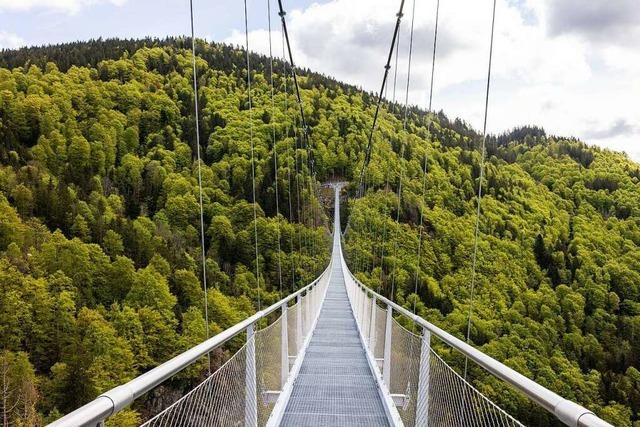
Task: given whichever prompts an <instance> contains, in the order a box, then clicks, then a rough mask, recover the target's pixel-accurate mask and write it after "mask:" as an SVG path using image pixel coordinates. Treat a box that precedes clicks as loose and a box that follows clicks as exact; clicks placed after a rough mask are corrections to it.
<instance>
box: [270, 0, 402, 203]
mask: <svg viewBox="0 0 640 427" xmlns="http://www.w3.org/2000/svg"><path fill="white" fill-rule="evenodd" d="M278 1H280V0H278ZM404 1H405V0H400V10H399V11H398V13H397V14H396V16H397V19H396V26H395V29H394V30H393V38H392V39H391V47H390V48H389V56H388V57H387V63H386V65H385V66H384V76H383V77H382V85H381V86H380V92H379V93H378V101H377V103H376V112H375V114H374V115H373V124H372V125H371V131H370V132H369V141H368V142H367V148H366V151H365V157H364V163H363V164H362V169H361V170H360V181H359V183H358V189H359V192H360V196H363V195H364V194H363V188H362V186H363V183H364V173H365V170H366V168H367V166H368V165H369V161H370V160H371V146H372V144H373V132H374V131H375V129H376V123H377V122H378V114H379V113H380V104H381V102H382V94H383V93H384V88H385V86H386V84H387V77H388V76H389V68H391V58H392V57H393V50H394V47H395V45H396V39H397V37H398V31H399V29H400V21H401V20H402V11H403V9H404Z"/></svg>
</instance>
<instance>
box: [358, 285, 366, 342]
mask: <svg viewBox="0 0 640 427" xmlns="http://www.w3.org/2000/svg"><path fill="white" fill-rule="evenodd" d="M366 317H367V290H366V289H364V288H363V289H362V301H361V303H360V326H361V327H362V329H363V331H362V335H364V336H366V335H367V332H368V331H365V330H364V325H365V323H364V322H365V320H366Z"/></svg>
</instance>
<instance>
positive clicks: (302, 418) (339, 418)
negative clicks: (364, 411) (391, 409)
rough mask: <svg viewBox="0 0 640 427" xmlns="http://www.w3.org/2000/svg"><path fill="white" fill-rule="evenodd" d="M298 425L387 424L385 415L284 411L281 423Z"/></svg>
mask: <svg viewBox="0 0 640 427" xmlns="http://www.w3.org/2000/svg"><path fill="white" fill-rule="evenodd" d="M281 425H287V426H298V427H326V426H353V427H378V426H380V427H383V426H388V425H389V422H388V421H387V417H380V416H370V415H368V416H352V415H333V414H298V413H285V414H284V417H283V418H282V424H281Z"/></svg>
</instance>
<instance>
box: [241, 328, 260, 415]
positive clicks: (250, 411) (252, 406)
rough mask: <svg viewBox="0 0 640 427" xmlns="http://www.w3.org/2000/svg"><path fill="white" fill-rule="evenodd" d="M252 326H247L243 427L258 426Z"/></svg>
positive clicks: (254, 342) (254, 341)
mask: <svg viewBox="0 0 640 427" xmlns="http://www.w3.org/2000/svg"><path fill="white" fill-rule="evenodd" d="M254 327H255V326H254V324H251V325H249V326H247V350H246V352H247V360H246V362H245V365H246V367H245V374H244V375H245V376H244V383H245V386H244V387H245V391H244V392H245V405H244V425H245V426H251V427H254V426H257V425H258V394H257V386H256V340H255V338H254Z"/></svg>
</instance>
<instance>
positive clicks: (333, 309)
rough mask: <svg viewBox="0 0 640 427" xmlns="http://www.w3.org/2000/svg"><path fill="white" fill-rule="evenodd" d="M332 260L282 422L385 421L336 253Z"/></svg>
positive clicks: (302, 425)
mask: <svg viewBox="0 0 640 427" xmlns="http://www.w3.org/2000/svg"><path fill="white" fill-rule="evenodd" d="M336 264H337V266H336ZM336 264H334V268H333V271H332V274H333V275H332V278H331V280H330V283H329V287H328V289H327V294H326V298H325V300H324V303H323V305H322V310H321V311H320V315H319V316H318V323H317V325H316V329H315V330H314V331H313V335H312V337H311V341H310V343H309V347H308V348H307V351H306V355H305V358H304V360H303V362H302V366H301V368H300V373H299V374H298V377H297V378H296V380H295V383H294V385H293V391H292V393H291V397H290V398H289V401H288V403H287V406H286V408H285V412H284V416H283V418H282V421H281V425H283V426H296V427H312V426H367V427H369V426H385V427H386V426H389V422H388V420H387V417H386V415H385V410H384V405H383V403H382V400H381V398H380V395H379V394H378V387H377V383H376V379H375V378H374V376H373V373H372V372H371V368H370V367H369V363H368V361H367V358H366V354H365V351H364V349H363V347H362V342H361V341H360V337H359V335H358V329H357V327H356V321H355V318H354V317H353V313H352V311H351V306H350V304H349V299H348V296H347V292H346V288H345V284H344V276H343V274H342V267H341V264H340V262H339V259H338V260H337V262H336Z"/></svg>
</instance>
